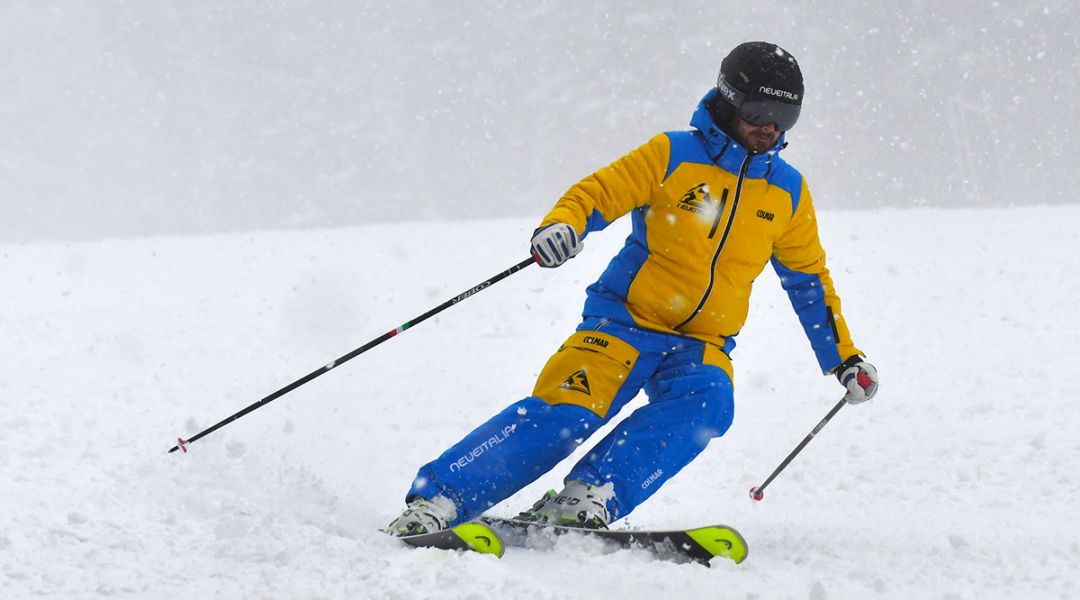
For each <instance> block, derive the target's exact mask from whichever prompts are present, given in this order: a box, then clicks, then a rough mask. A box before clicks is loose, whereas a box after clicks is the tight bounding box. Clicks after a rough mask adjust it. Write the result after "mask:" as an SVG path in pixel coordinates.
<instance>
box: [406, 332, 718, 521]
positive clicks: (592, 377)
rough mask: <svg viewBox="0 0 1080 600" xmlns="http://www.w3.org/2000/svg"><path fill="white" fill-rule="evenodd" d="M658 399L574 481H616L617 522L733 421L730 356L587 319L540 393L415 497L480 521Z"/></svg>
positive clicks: (435, 468) (480, 433)
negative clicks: (628, 410) (599, 433)
mask: <svg viewBox="0 0 1080 600" xmlns="http://www.w3.org/2000/svg"><path fill="white" fill-rule="evenodd" d="M642 389H644V390H645V393H646V395H647V396H648V399H649V402H648V403H647V404H646V405H644V406H642V407H640V408H638V409H637V410H635V411H634V412H633V413H632V414H630V416H628V417H627V418H625V419H623V420H622V421H621V422H619V423H617V424H616V426H615V428H614V430H612V431H611V432H610V433H609V434H608V435H607V436H605V437H604V439H602V440H601V441H600V442H599V443H598V444H596V445H595V446H594V447H593V448H592V450H591V451H590V452H589V453H588V454H586V455H585V456H584V457H583V458H582V459H581V460H580V461H579V462H578V463H577V464H576V465H575V466H574V467H573V469H571V471H570V473H569V474H568V475H567V476H566V477H565V480H578V481H583V482H585V483H591V484H595V485H604V484H607V483H609V482H610V483H612V484H613V485H614V488H615V495H614V498H612V500H611V501H610V502H609V504H608V513H609V514H610V515H611V518H612V520H615V519H619V518H621V517H624V516H626V515H628V514H629V513H630V512H631V511H632V510H634V508H635V507H637V506H638V505H640V504H641V503H642V502H644V501H645V500H646V499H648V498H649V497H650V496H651V495H652V494H653V493H655V492H656V490H657V489H659V488H660V486H661V485H663V484H664V482H666V481H667V480H668V479H670V478H671V477H673V476H674V475H675V474H676V473H678V472H679V471H680V470H681V469H682V468H683V467H685V466H686V465H687V464H689V463H690V461H692V460H693V459H694V457H696V456H697V455H698V454H699V453H701V451H702V450H704V449H705V447H706V445H708V443H709V440H711V439H712V438H714V437H719V436H721V435H723V434H724V432H726V431H727V429H728V427H730V426H731V421H732V417H733V416H734V400H733V394H734V390H733V386H732V376H731V361H730V360H729V359H728V356H727V355H726V354H724V352H723V350H722V349H721V348H719V347H717V346H714V345H712V344H708V343H705V342H702V341H699V340H695V339H693V338H688V337H684V336H680V335H673V334H665V333H661V332H655V331H649V330H644V329H640V328H637V327H632V326H628V325H625V324H620V323H616V322H614V321H611V320H608V319H595V318H586V319H585V320H584V321H583V322H582V324H581V325H580V326H579V327H578V329H577V332H576V333H575V334H574V335H573V336H571V337H570V338H569V339H568V340H567V341H566V342H565V343H564V344H563V345H562V346H561V347H560V348H559V350H558V351H557V352H556V353H555V354H554V355H553V356H552V357H551V359H550V360H549V361H548V363H547V365H545V367H544V369H543V371H542V372H541V373H540V376H539V378H538V379H537V383H536V387H535V389H534V390H533V394H532V395H531V396H529V397H527V398H524V399H523V400H520V401H518V402H515V403H514V404H511V405H510V406H508V407H507V408H506V409H504V410H503V411H502V412H500V413H498V414H496V415H495V416H493V417H492V418H491V419H489V420H488V421H487V422H485V423H483V424H482V425H480V426H479V427H477V428H476V429H474V430H473V431H472V432H470V433H469V434H468V435H466V436H465V437H464V438H463V439H462V440H461V441H460V442H458V443H456V444H454V445H453V446H451V447H450V448H449V449H448V450H446V452H444V453H443V454H442V455H440V456H439V457H438V458H436V459H435V460H433V461H432V462H430V463H428V464H426V465H424V466H423V467H421V468H420V471H419V473H418V474H417V477H416V479H415V480H414V481H413V485H412V488H411V489H410V490H409V493H408V496H407V497H408V498H413V497H416V496H423V497H425V498H432V497H434V496H436V495H443V496H445V497H447V498H449V499H451V500H452V501H453V502H454V503H455V504H456V506H457V509H458V515H457V519H456V520H455V523H459V522H464V521H468V520H471V519H474V518H476V517H478V516H480V515H481V514H483V513H484V511H486V510H487V509H488V508H490V507H491V506H493V505H494V504H496V503H498V502H501V501H502V500H504V499H506V498H508V497H510V496H511V495H513V494H514V493H516V492H517V491H518V490H520V489H521V488H523V487H525V486H526V485H528V484H530V483H532V482H533V481H535V480H536V479H537V478H539V477H540V476H541V475H543V474H545V473H547V472H548V471H550V470H551V469H552V468H554V467H555V465H556V464H558V463H559V462H560V461H562V460H563V459H564V458H566V457H567V456H569V455H570V454H571V453H572V452H573V451H574V450H575V449H576V448H577V447H578V446H579V445H580V444H582V443H584V441H585V440H586V439H587V438H588V437H589V436H590V435H591V434H592V433H593V432H595V431H596V430H597V429H599V428H600V427H601V426H602V425H604V424H605V423H607V422H608V421H610V420H611V419H612V418H613V417H614V416H615V415H616V414H617V413H618V412H619V411H620V410H621V409H622V408H623V406H625V405H626V404H627V403H628V402H629V401H630V400H632V399H633V398H634V397H635V396H637V394H638V392H639V391H641V390H642Z"/></svg>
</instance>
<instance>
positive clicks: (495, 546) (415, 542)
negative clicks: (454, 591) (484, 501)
mask: <svg viewBox="0 0 1080 600" xmlns="http://www.w3.org/2000/svg"><path fill="white" fill-rule="evenodd" d="M401 541H403V542H405V543H406V544H408V545H410V546H416V547H418V548H440V549H442V550H468V551H472V552H479V553H480V554H494V555H495V556H498V557H502V555H503V542H502V539H501V538H500V537H499V534H497V533H495V532H494V531H493V530H492V529H491V528H490V527H488V526H487V525H484V524H483V523H475V522H473V523H462V524H461V525H458V526H457V527H451V528H450V529H443V530H441V531H433V532H431V533H418V534H416V535H406V536H402V537H401Z"/></svg>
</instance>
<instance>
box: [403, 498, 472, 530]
mask: <svg viewBox="0 0 1080 600" xmlns="http://www.w3.org/2000/svg"><path fill="white" fill-rule="evenodd" d="M455 517H457V507H456V506H454V503H453V502H452V501H450V499H449V498H446V497H445V496H435V497H434V498H432V499H431V500H428V499H427V498H424V497H422V496H416V497H414V498H412V499H410V500H409V502H408V507H407V508H406V509H405V512H403V513H401V516H400V517H398V518H396V519H394V520H393V521H392V522H391V523H390V524H389V525H387V526H386V531H387V532H388V533H390V534H391V535H396V536H398V537H402V536H407V535H416V534H419V533H431V532H434V531H441V530H443V529H446V528H448V527H450V523H451V522H452V521H453V520H454V518H455Z"/></svg>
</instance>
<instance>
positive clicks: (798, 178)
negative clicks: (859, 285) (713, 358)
mask: <svg viewBox="0 0 1080 600" xmlns="http://www.w3.org/2000/svg"><path fill="white" fill-rule="evenodd" d="M716 94H717V91H716V90H715V89H713V90H711V91H710V92H709V93H708V94H706V96H705V97H704V98H703V99H702V100H701V102H700V103H699V105H698V108H697V111H696V112H695V113H694V115H693V118H692V119H691V120H690V124H691V125H692V126H693V127H694V129H693V130H691V131H675V132H666V133H661V134H659V135H656V136H655V137H653V138H652V139H651V140H649V141H648V142H647V143H645V144H644V145H643V146H641V147H639V148H637V149H636V150H633V151H632V152H630V153H629V154H627V155H626V156H623V157H622V158H620V159H618V160H616V161H615V162H613V163H612V164H610V165H608V166H607V167H604V168H602V169H600V170H599V171H597V172H596V173H593V174H592V175H590V176H588V177H586V178H585V179H582V180H581V181H580V182H578V183H577V184H575V185H574V186H573V187H571V188H570V189H569V190H568V191H567V192H566V193H565V194H564V195H563V197H562V198H561V199H560V200H559V201H558V202H557V203H556V204H555V207H554V208H553V209H552V210H551V212H550V213H548V214H547V216H545V217H544V219H543V220H542V221H541V224H540V225H541V226H546V225H549V224H551V223H557V222H561V223H567V224H569V225H571V226H573V227H574V229H575V230H576V231H577V232H578V234H579V235H580V236H581V237H582V238H585V237H586V236H587V235H588V234H589V233H590V232H593V231H599V230H602V229H604V228H605V227H607V225H608V224H610V223H611V222H612V221H614V220H615V219H618V218H619V217H621V216H623V215H625V214H627V213H632V217H631V218H632V219H633V230H632V232H631V234H630V236H629V237H628V238H627V240H626V245H625V246H624V247H623V249H622V250H621V251H620V252H619V253H618V254H617V255H616V256H615V258H613V259H612V261H611V263H610V264H609V265H608V267H607V269H606V270H605V271H604V273H603V274H602V275H601V276H600V279H599V280H598V281H597V282H596V283H594V284H593V285H591V286H589V288H588V290H587V294H588V298H587V300H586V302H585V310H584V314H585V316H586V317H598V318H608V319H613V320H616V321H620V322H624V323H627V324H635V325H637V326H639V327H642V328H645V329H650V330H655V331H660V332H664V333H677V334H682V335H686V336H690V337H692V338H695V339H699V340H702V341H704V342H706V343H710V344H714V345H716V346H718V347H719V348H721V349H722V350H723V351H724V352H725V354H727V355H729V356H730V354H731V351H732V349H734V347H735V336H736V335H737V334H738V333H739V330H740V329H741V328H742V326H743V324H744V323H745V321H746V315H747V311H748V310H749V300H750V288H751V286H752V284H753V282H754V279H755V278H757V276H758V275H759V274H760V273H761V271H762V270H763V269H764V268H765V265H766V264H767V263H769V262H772V265H773V267H774V268H775V270H776V272H777V274H778V275H779V276H780V282H781V285H782V286H783V288H784V290H786V291H787V293H788V296H789V298H790V299H791V303H792V306H793V307H794V308H795V312H796V313H797V314H798V316H799V320H800V322H801V323H802V326H803V328H804V329H805V331H806V335H807V337H808V338H809V339H810V344H811V346H812V347H813V350H814V353H815V355H816V357H817V361H818V364H819V365H820V367H821V370H822V372H824V373H828V372H831V371H832V370H833V369H835V368H836V367H837V366H839V365H840V363H841V362H842V361H843V360H844V359H846V358H848V357H850V356H853V355H856V354H862V353H861V352H860V351H859V350H858V349H857V348H856V347H855V345H854V344H853V342H852V341H851V336H850V334H849V332H848V328H847V325H846V324H845V322H844V319H843V317H842V313H841V311H840V298H839V297H838V296H837V295H836V292H835V291H834V289H833V283H832V279H831V278H830V277H829V270H828V269H827V268H826V266H825V251H824V250H823V249H822V247H821V242H820V241H819V239H818V228H817V220H816V218H815V216H814V206H813V203H812V201H811V199H810V191H809V189H808V188H807V185H806V180H805V179H803V176H802V174H801V173H799V171H797V170H796V169H795V168H794V167H792V166H791V165H789V164H788V163H787V162H785V161H784V160H783V159H782V158H780V156H779V152H780V150H781V149H782V148H784V146H786V145H787V144H786V143H785V142H784V136H783V135H782V136H781V137H780V140H779V141H778V143H777V145H776V146H774V147H773V148H772V149H770V150H768V151H766V152H763V153H760V154H752V153H750V152H748V151H747V149H746V148H744V147H742V146H741V145H740V144H739V143H738V142H737V141H735V140H734V139H733V138H731V137H730V136H729V135H728V134H727V133H725V132H724V131H723V129H722V128H721V127H720V126H719V125H718V124H717V123H715V122H714V121H713V119H712V117H711V116H710V113H709V110H708V108H707V106H708V105H709V103H710V102H711V101H712V100H713V99H714V98H715V96H716Z"/></svg>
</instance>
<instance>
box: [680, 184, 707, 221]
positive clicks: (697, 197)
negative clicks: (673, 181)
mask: <svg viewBox="0 0 1080 600" xmlns="http://www.w3.org/2000/svg"><path fill="white" fill-rule="evenodd" d="M712 204H713V199H712V196H710V195H709V185H708V184H706V183H699V184H697V185H695V186H694V187H692V188H690V189H689V190H687V191H686V193H685V194H683V197H682V198H679V205H678V206H679V208H680V209H681V210H685V211H687V212H692V213H694V214H698V215H700V214H704V213H706V212H711V211H712V210H713V206H712Z"/></svg>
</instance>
